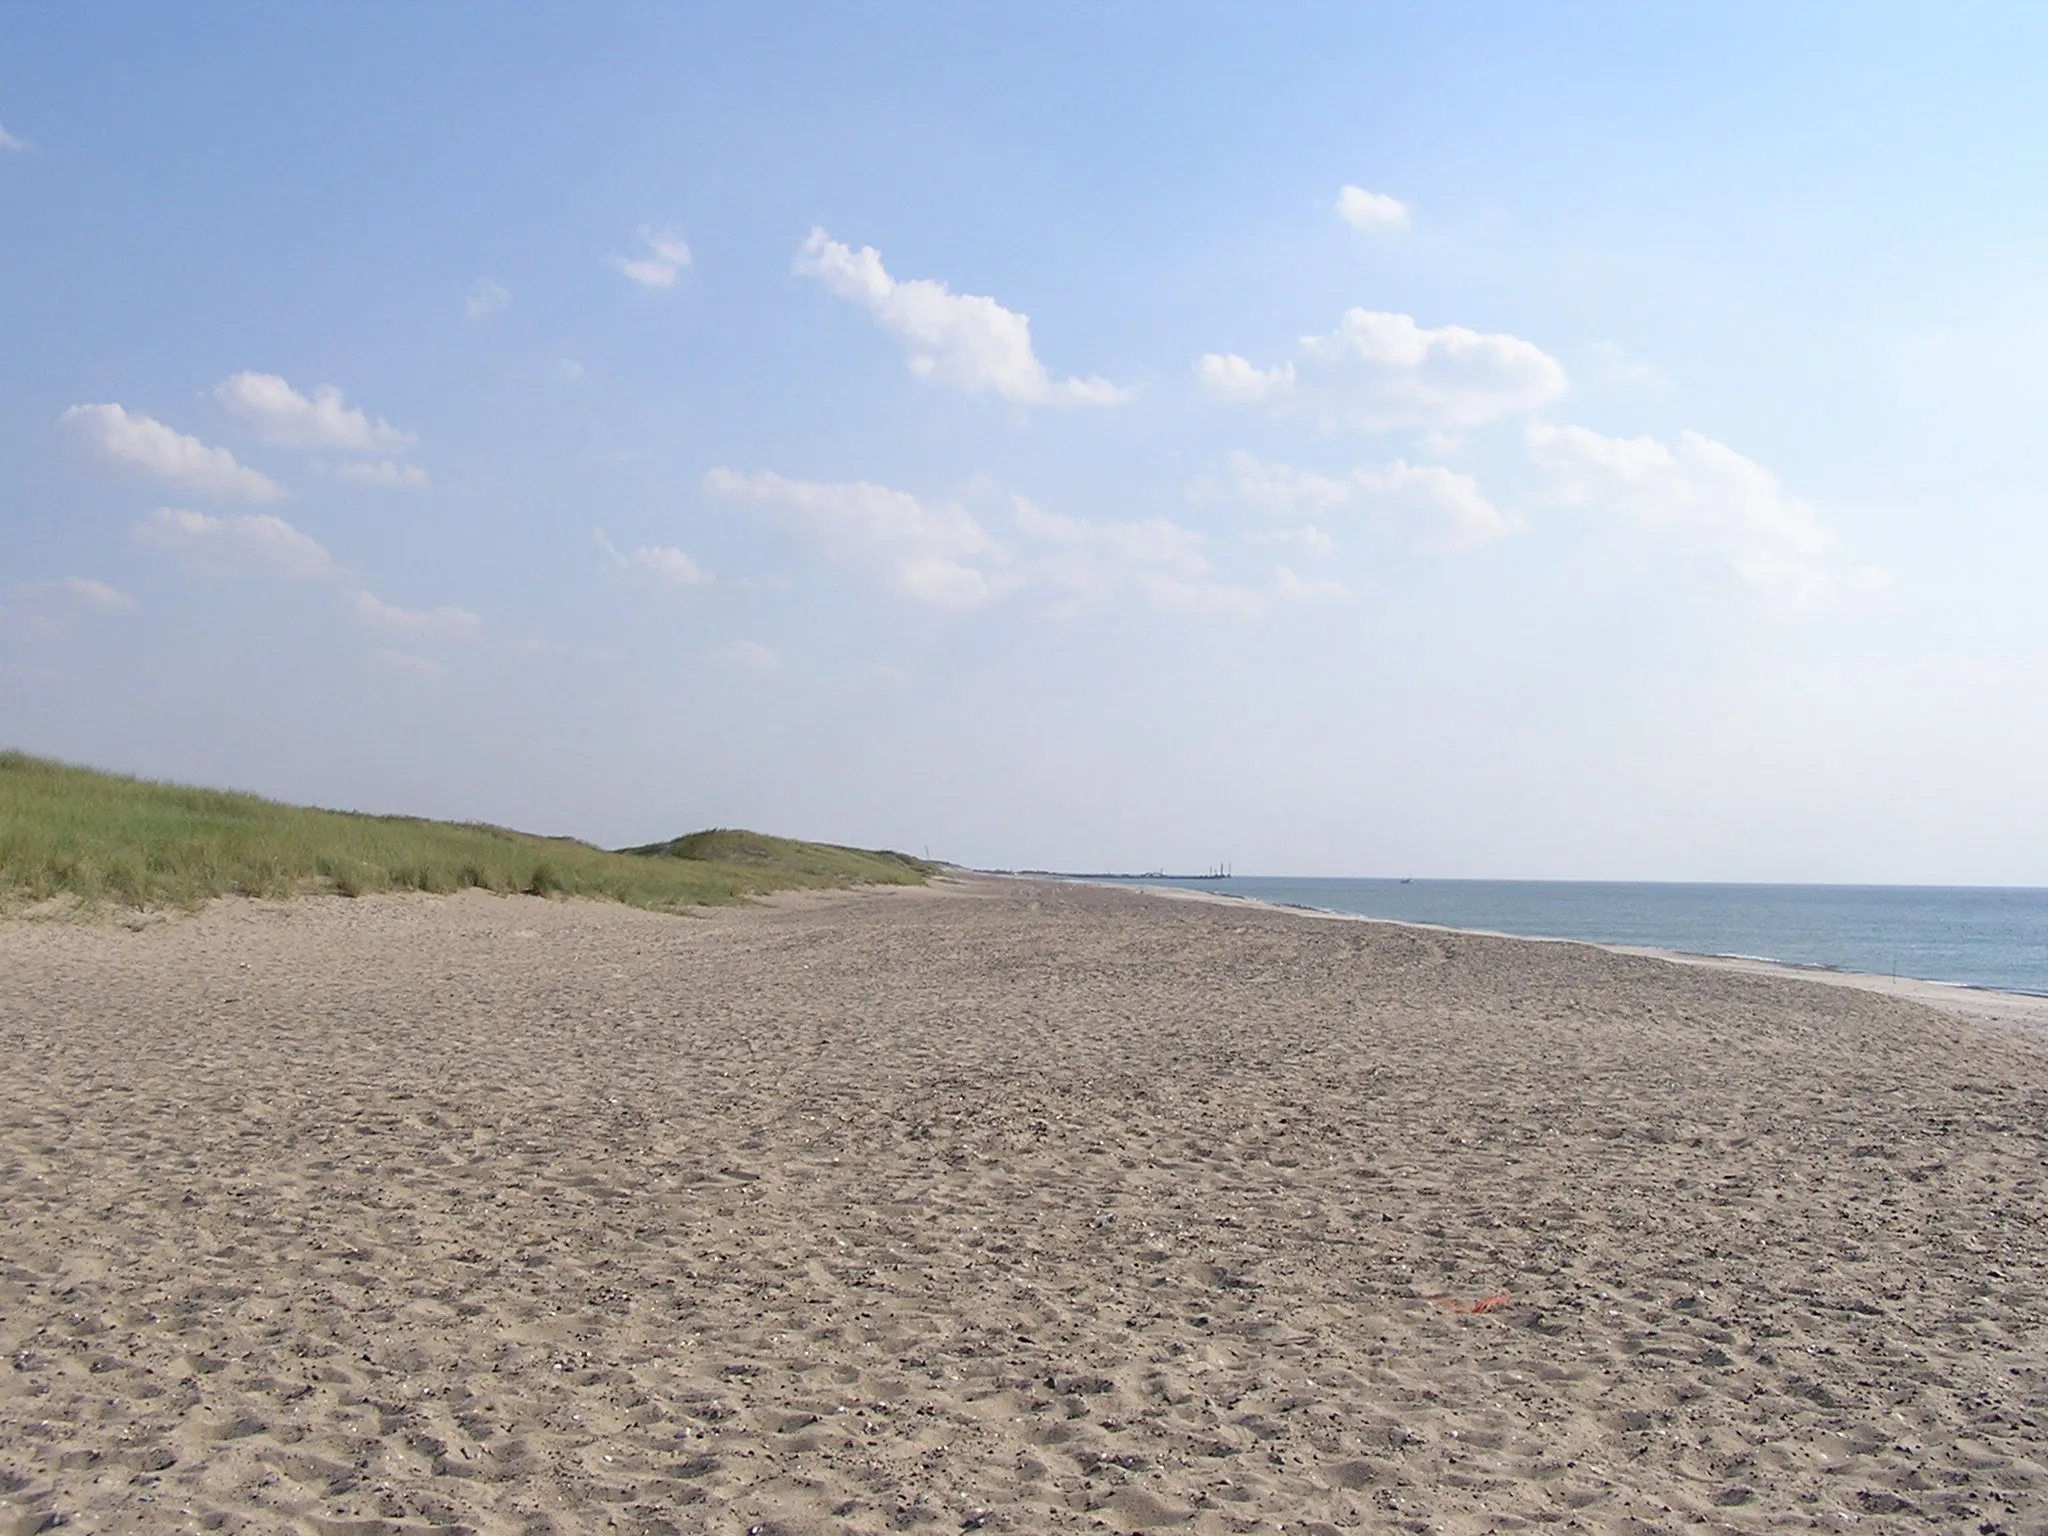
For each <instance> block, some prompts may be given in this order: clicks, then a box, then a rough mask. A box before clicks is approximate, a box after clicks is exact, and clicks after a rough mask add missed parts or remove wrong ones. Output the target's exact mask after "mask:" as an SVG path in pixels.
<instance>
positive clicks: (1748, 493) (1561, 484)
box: [1526, 423, 1835, 596]
mask: <svg viewBox="0 0 2048 1536" xmlns="http://www.w3.org/2000/svg"><path fill="white" fill-rule="evenodd" d="M1526 436H1527V442H1528V448H1529V457H1530V459H1531V460H1532V461H1533V462H1534V463H1535V465H1536V467H1537V469H1539V470H1540V471H1542V473H1543V475H1544V477H1545V479H1546V481H1547V484H1546V486H1545V491H1544V499H1545V500H1546V501H1548V502H1550V503H1552V504H1553V505H1556V506H1562V507H1576V508H1584V509H1587V510H1590V511H1596V512H1605V513H1608V514H1610V515H1613V516H1617V517H1622V518H1626V519H1629V520H1630V521H1633V522H1637V523H1641V524H1644V525H1646V526H1649V527H1656V528H1665V529H1669V530H1672V531H1673V532H1675V533H1678V534H1680V535H1682V536H1684V537H1686V538H1688V539H1690V540H1692V541H1694V542H1696V543H1698V544H1702V545H1704V546H1706V547H1709V548H1713V549H1715V550H1717V551H1718V552H1719V553H1720V554H1721V555H1722V556H1723V557H1724V558H1726V559H1727V560H1728V562H1729V563H1730V564H1731V565H1732V566H1733V567H1734V568H1735V570H1736V572H1737V573H1738V574H1740V575H1741V576H1742V577H1743V579H1745V580H1747V581H1750V582H1753V583H1755V584H1757V585H1760V586H1773V587H1778V588H1780V589H1783V590H1787V591H1790V592H1792V593H1793V594H1794V595H1796V596H1810V595H1813V594H1814V593H1816V592H1817V591H1819V590H1820V588H1821V587H1823V586H1825V585H1827V584H1828V583H1829V581H1830V580H1831V579H1832V578H1831V574H1830V571H1829V569H1828V561H1829V556H1830V555H1831V553H1832V551H1833V549H1834V545H1835V538H1834V535H1833V533H1831V532H1830V531H1829V529H1828V528H1827V527H1826V525H1824V524H1823V523H1822V522H1821V520H1820V517H1819V515H1818V514H1817V513H1816V512H1815V511H1814V509H1813V508H1812V507H1811V506H1810V505H1809V504H1808V503H1806V502H1804V501H1801V500H1800V499H1799V498H1798V497H1796V496H1792V495H1789V494H1787V492H1786V491H1785V489H1784V487H1783V486H1782V485H1780V484H1779V483H1778V477H1777V476H1776V475H1774V474H1772V473H1771V472H1770V471H1769V470H1768V469H1766V468H1764V467H1763V465H1761V464H1758V463H1756V462H1755V461H1754V460H1752V459H1746V458H1744V457H1743V456H1742V455H1741V454H1739V453H1737V452H1735V450H1734V449H1732V448H1729V447H1727V446H1726V445H1725V444H1722V443H1717V442H1715V441H1714V440H1713V439H1712V438H1710V437H1705V436H1703V435H1702V434H1700V433H1698V432H1681V433H1679V434H1678V440H1677V442H1676V443H1675V444H1671V445H1667V444H1664V443H1660V442H1658V441H1657V440H1656V439H1655V438H1650V437H1627V438H1624V437H1604V436H1602V435H1601V434H1600V433H1598V432H1594V431H1591V430H1589V429H1588V428H1585V427H1554V426H1548V425H1544V424H1540V423H1539V424H1536V425H1532V426H1531V427H1530V428H1529V429H1528V432H1527V435H1526Z"/></svg>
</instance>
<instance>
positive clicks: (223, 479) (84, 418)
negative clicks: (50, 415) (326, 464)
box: [60, 405, 285, 501]
mask: <svg viewBox="0 0 2048 1536" xmlns="http://www.w3.org/2000/svg"><path fill="white" fill-rule="evenodd" d="M60 422H61V425H62V426H63V428H64V430H65V431H66V432H68V433H69V434H70V436H71V439H72V441H73V442H75V443H77V444H78V445H79V446H80V447H82V448H84V449H85V450H86V451H87V452H89V453H91V454H93V455H94V456H96V457H97V458H99V459H101V460H102V461H104V462H106V463H109V464H114V465H117V466H119V467H120V468H122V469H126V470H128V471H130V472H132V473H136V474H142V475H147V476H149V477H150V478H151V479H155V480H163V481H167V482H169V483H170V484H172V485H176V486H180V487H182V488H183V489H185V490H188V491H195V492H197V493H199V494H200V495H203V496H218V497H224V498H227V499H229V500H234V501H276V500H278V499H279V498H281V497H283V496H284V495H285V489H284V487H283V486H281V485H279V484H278V483H277V482H276V481H275V480H273V479H271V478H270V477H269V476H268V475H265V474H262V473H260V472H258V471H256V470H253V469H250V468H248V467H247V466H246V465H243V464H238V463H236V462H235V456H234V455H233V454H231V453H229V452H228V451H227V449H225V448H209V447H207V446H206V444H204V443H202V442H200V441H199V439H198V438H196V437H188V436H186V435H185V434H184V433H183V432H174V431H172V430H171V429H170V428H169V427H167V426H165V425H164V424H163V423H162V422H160V421H157V420H156V419H155V418H153V417H149V416H131V415H129V414H128V412H127V411H125V410H123V409H122V408H121V407H120V406H118V405H74V406H72V407H71V408H70V409H69V410H67V411H65V413H64V414H63V416H62V417H61V418H60Z"/></svg>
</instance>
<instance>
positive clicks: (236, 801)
mask: <svg viewBox="0 0 2048 1536" xmlns="http://www.w3.org/2000/svg"><path fill="white" fill-rule="evenodd" d="M934 867H935V866H933V865H931V864H927V863H925V862H924V861H922V860H919V859H913V858H909V857H907V856H906V855H903V854H900V853H888V852H870V851H867V850H864V849H859V848H840V847H836V846H834V845H832V844H829V843H800V842H793V841H791V840H789V839H787V838H780V837H765V836H763V835H761V834H760V833H757V832H739V831H726V830H716V831H709V832H697V833H693V834H691V835H690V836H687V837H680V838H677V839H676V840H675V841H673V842H668V843H654V844H650V845H648V846H647V847H644V848H629V849H625V850H623V851H619V852H611V851H608V850H606V849H603V848H596V847H593V846H591V845H590V844H588V843H581V842H577V841H575V840H574V839H572V838H559V837H536V836H533V835H532V834H530V833H525V832H511V831H507V830H506V829H504V828H503V827H491V826H482V825H478V824H475V823H468V822H447V821H426V820H422V819H420V818H418V817H413V816H366V815H360V814H357V813H354V812H348V811H323V810H314V809H312V808H309V807H306V806H297V805H282V804H279V803H278V802H277V801H274V800H265V799H262V798H261V797H259V796H256V795H243V794H231V793H227V792H225V791H221V790H212V789H192V788H187V787H185V786H183V785H177V784H159V783H153V782H150V781H148V780H143V779H133V778H125V777H123V776H121V775H119V774H112V773H101V772H98V771H97V770H94V769H90V768H78V767H73V766H71V765H69V764H66V763H56V762H51V761H49V760H48V759H46V758H39V757H31V756H29V755H28V754H27V753H24V752H0V908H4V907H21V906H25V905H33V904H36V903H39V902H45V901H50V900H52V899H61V898H64V897H71V898H75V899H76V900H78V901H81V902H84V903H86V904H88V905H97V904H100V903H105V902H115V903H119V904H123V905H127V906H136V907H148V906H182V907H193V906H197V905H199V904H200V903H202V902H204V901H206V900H207V899H208V898H210V897H214V896H227V895H248V896H294V895H300V894H306V893H333V894H339V895H343V896H357V895H362V894H365V893H369V892H374V891H457V890H462V889H464V888H466V887H471V886H474V887H477V888H479V889H482V890H487V891H501V892H506V893H514V892H519V893H525V894H528V895H536V896H543V895H565V896H591V897H598V898H602V899H606V900H611V901H619V902H624V903H626V904H627V905H629V906H635V907H651V908H657V909H673V908H678V907H690V906H706V905H714V904H719V903H725V902H733V901H740V900H744V899H745V898H747V897H749V896H758V895H764V894H766V893H768V892H771V891H786V890H802V889H816V888H824V887H833V886H850V885H915V884H919V883H921V882H922V881H923V880H924V879H925V878H926V876H928V875H929V874H931V873H932V871H933V869H934Z"/></svg>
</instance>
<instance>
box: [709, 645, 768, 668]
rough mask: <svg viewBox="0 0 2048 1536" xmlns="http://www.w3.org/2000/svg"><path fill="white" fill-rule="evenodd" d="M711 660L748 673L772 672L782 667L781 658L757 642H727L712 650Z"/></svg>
mask: <svg viewBox="0 0 2048 1536" xmlns="http://www.w3.org/2000/svg"><path fill="white" fill-rule="evenodd" d="M711 659H712V660H713V661H717V662H723V663H724V664H725V665H726V666H729V667H741V668H744V669H745V670H747V671H749V672H772V671H774V670H775V669H776V668H777V667H779V666H781V665H782V658H781V657H780V656H779V655H777V654H776V652H775V649H774V648H773V647H772V646H766V645H763V644H762V643H761V642H760V641H758V640H728V641H727V642H726V643H725V644H724V645H721V646H717V647H715V648H714V649H713V650H712V652H711Z"/></svg>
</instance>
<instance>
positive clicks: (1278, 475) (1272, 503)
mask: <svg viewBox="0 0 2048 1536" xmlns="http://www.w3.org/2000/svg"><path fill="white" fill-rule="evenodd" d="M1224 463H1225V467H1226V468H1227V469H1228V470H1229V472H1230V478H1231V482H1232V484H1233V485H1234V486H1235V487H1236V490H1237V495H1238V499H1239V500H1241V501H1243V502H1244V503H1245V504H1246V505H1248V506H1252V507H1256V508H1258V509H1259V510H1260V511H1261V512H1271V513H1276V514H1279V515H1282V516H1299V515H1300V514H1301V513H1304V512H1323V511H1327V510H1328V509H1329V508H1331V507H1341V506H1342V505H1344V503H1345V502H1347V501H1349V500H1350V499H1351V493H1352V490H1353V487H1352V485H1351V484H1350V483H1349V482H1348V481H1344V480H1337V479H1333V478H1332V477H1330V476H1329V475H1318V474H1315V473H1313V472H1312V471H1310V470H1306V469H1296V468H1295V467H1294V466H1293V465H1291V464H1272V463H1267V462H1266V461H1264V460H1261V459H1255V458H1253V457H1252V456H1251V455H1250V454H1248V453H1246V452H1245V451H1244V450H1243V449H1241V448H1240V449H1236V450H1234V451H1233V452H1232V453H1231V455H1230V457H1229V458H1228V459H1226V460H1225V461H1224Z"/></svg>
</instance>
